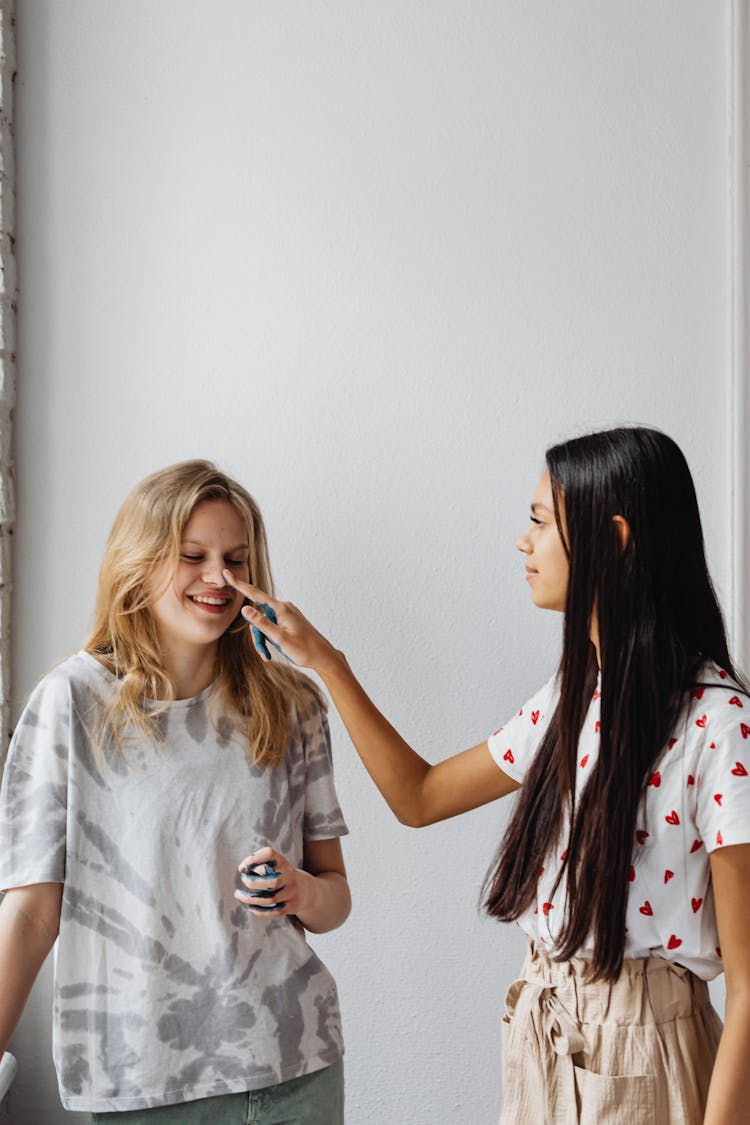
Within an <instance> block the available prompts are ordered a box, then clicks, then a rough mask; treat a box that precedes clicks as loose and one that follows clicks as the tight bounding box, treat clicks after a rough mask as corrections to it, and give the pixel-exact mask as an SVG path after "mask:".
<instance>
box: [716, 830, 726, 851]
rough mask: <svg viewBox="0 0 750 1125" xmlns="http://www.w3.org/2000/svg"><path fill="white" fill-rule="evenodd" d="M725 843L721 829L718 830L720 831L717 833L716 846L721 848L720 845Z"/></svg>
mask: <svg viewBox="0 0 750 1125" xmlns="http://www.w3.org/2000/svg"><path fill="white" fill-rule="evenodd" d="M723 843H724V840H723V839H722V835H721V830H719V831H718V832H717V833H716V846H717V847H718V848H720V847H721V846H722V844H723Z"/></svg>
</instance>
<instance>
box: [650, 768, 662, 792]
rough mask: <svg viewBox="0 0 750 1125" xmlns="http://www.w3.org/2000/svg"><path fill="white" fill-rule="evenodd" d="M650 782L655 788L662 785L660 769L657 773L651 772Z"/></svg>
mask: <svg viewBox="0 0 750 1125" xmlns="http://www.w3.org/2000/svg"><path fill="white" fill-rule="evenodd" d="M648 783H649V785H653V786H654V788H655V789H658V788H659V786H660V785H661V774H660V773H659V771H658V770H657V771H656V773H652V774H651V777H650V778H649V782H648Z"/></svg>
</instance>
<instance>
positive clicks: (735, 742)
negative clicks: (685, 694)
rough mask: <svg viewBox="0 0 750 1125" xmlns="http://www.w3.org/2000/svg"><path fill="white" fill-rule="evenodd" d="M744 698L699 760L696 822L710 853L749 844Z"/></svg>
mask: <svg viewBox="0 0 750 1125" xmlns="http://www.w3.org/2000/svg"><path fill="white" fill-rule="evenodd" d="M734 698H735V699H736V700H738V702H740V703H741V702H742V700H740V699H739V696H735V697H734ZM742 699H743V700H744V702H745V705H744V707H743V708H742V710H741V711H740V714H738V715H737V717H736V718H734V717H733V720H732V722H731V723H729V724H727V725H725V726H724V728H723V729H722V730H720V731H717V732H712V734H711V738H710V740H709V739H708V738H707V739H706V745H705V746H704V748H703V750H702V752H701V756H700V759H699V766H698V774H697V782H698V783H697V785H696V802H697V807H696V822H697V825H698V829H699V831H700V834H701V837H702V839H703V842H704V843H705V845H706V851H709V852H712V851H714V850H715V849H716V848H721V847H726V846H727V845H728V844H748V843H750V707H748V702H750V701H748V697H747V696H743V697H742ZM742 712H744V716H746V717H744V716H743V714H742Z"/></svg>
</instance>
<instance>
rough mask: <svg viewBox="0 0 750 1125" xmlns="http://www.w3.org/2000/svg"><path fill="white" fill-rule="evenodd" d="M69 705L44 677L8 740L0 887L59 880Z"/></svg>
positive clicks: (53, 679)
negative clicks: (9, 740) (10, 738)
mask: <svg viewBox="0 0 750 1125" xmlns="http://www.w3.org/2000/svg"><path fill="white" fill-rule="evenodd" d="M70 715H71V702H70V691H69V687H68V682H67V680H66V679H65V678H64V677H62V676H59V675H56V674H55V673H54V672H53V673H50V675H49V676H47V677H46V678H45V679H44V680H42V682H41V683H40V684H38V685H37V687H36V689H35V690H34V692H33V693H32V695H31V697H30V698H29V701H28V703H27V705H26V707H25V709H24V711H23V713H22V715H21V718H20V719H19V721H18V725H17V727H16V729H15V732H14V734H13V738H12V740H11V744H10V749H9V751H8V757H7V760H6V763H5V769H4V771H3V780H2V786H0V888H2V889H3V890H5V889H7V888H9V887H25V886H30V885H31V884H33V883H62V882H64V881H65V851H66V848H65V835H66V818H67V790H68V784H67V782H68V748H69V735H70Z"/></svg>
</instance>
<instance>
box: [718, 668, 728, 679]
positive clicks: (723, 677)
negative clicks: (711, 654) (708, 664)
mask: <svg viewBox="0 0 750 1125" xmlns="http://www.w3.org/2000/svg"><path fill="white" fill-rule="evenodd" d="M719 675H720V676H721V678H722V680H725V679H726V678H727V676H728V675H729V673H728V672H725V671H724V669H723V668H719Z"/></svg>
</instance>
